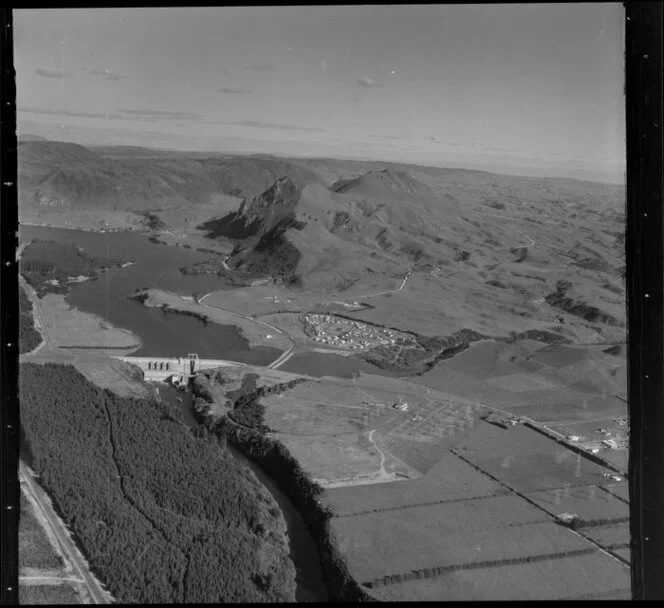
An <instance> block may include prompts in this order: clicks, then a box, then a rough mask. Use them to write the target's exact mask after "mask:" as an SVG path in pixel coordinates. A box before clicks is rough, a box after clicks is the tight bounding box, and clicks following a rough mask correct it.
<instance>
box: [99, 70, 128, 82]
mask: <svg viewBox="0 0 664 608" xmlns="http://www.w3.org/2000/svg"><path fill="white" fill-rule="evenodd" d="M90 74H94V75H95V76H99V77H100V78H103V79H104V80H112V81H115V80H122V79H123V78H126V77H127V76H125V75H124V74H116V73H115V72H111V71H110V70H90Z"/></svg>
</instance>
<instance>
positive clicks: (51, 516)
mask: <svg viewBox="0 0 664 608" xmlns="http://www.w3.org/2000/svg"><path fill="white" fill-rule="evenodd" d="M19 471H20V473H21V475H22V477H23V479H24V480H25V486H24V488H25V490H26V492H27V493H28V494H29V495H30V496H31V498H33V499H34V501H35V502H36V503H37V504H38V505H39V508H40V509H41V511H42V513H43V515H44V517H45V518H46V521H47V522H48V525H49V527H50V528H51V530H52V531H53V534H54V535H55V537H56V539H57V541H58V544H59V545H60V547H61V549H62V551H63V553H64V554H65V556H66V557H67V559H68V561H69V563H70V564H71V565H72V567H73V568H74V571H75V572H77V573H78V575H79V577H80V580H81V581H83V584H84V585H85V586H86V588H87V590H88V592H89V594H90V598H91V599H92V603H93V604H110V603H111V602H110V598H109V594H108V593H107V592H106V591H104V589H103V588H102V587H101V585H100V583H99V582H98V581H97V580H96V579H95V578H94V576H92V574H91V573H90V571H89V570H88V567H87V564H86V563H85V559H84V558H83V556H82V555H81V554H80V552H79V550H78V548H77V547H76V545H75V544H74V542H73V541H72V539H71V538H70V536H69V532H68V530H67V528H66V526H65V524H64V522H63V521H62V520H61V519H60V518H59V517H58V515H57V514H56V513H55V511H54V510H53V508H52V506H51V505H50V504H49V502H48V501H47V500H45V499H44V492H43V490H42V489H41V488H40V487H39V486H38V485H37V482H36V481H35V479H34V477H33V475H32V471H30V469H29V468H28V467H27V466H26V464H25V463H23V462H20V463H19Z"/></svg>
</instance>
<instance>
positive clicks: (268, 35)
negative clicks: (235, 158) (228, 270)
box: [14, 4, 625, 183]
mask: <svg viewBox="0 0 664 608" xmlns="http://www.w3.org/2000/svg"><path fill="white" fill-rule="evenodd" d="M623 14H624V9H623V7H622V6H620V5H617V4H562V5H502V6H491V5H458V6H451V5H441V6H434V5H419V6H316V7H248V8H240V7H216V8H215V7H212V8H149V9H135V8H134V9H124V8H123V9H67V10H65V9H55V10H44V9H39V10H16V11H15V26H14V27H15V62H16V72H17V112H18V130H19V132H20V133H30V134H34V135H39V136H43V137H46V138H48V139H52V140H61V141H72V142H75V143H80V144H83V145H89V146H92V145H94V146H103V145H134V146H143V147H147V148H153V149H170V150H176V151H192V152H198V151H201V152H203V151H205V152H210V153H215V152H217V153H231V154H256V153H259V154H260V153H263V154H273V155H278V156H284V157H289V156H290V157H319V158H339V159H349V160H351V159H352V160H365V161H370V160H372V161H379V162H380V161H384V162H401V163H406V164H415V165H418V164H419V165H430V166H437V167H440V166H442V167H450V168H453V167H458V168H465V169H477V170H482V171H492V172H495V173H505V174H513V175H529V176H542V177H554V176H555V177H569V178H574V179H584V180H591V181H604V182H612V183H624V171H625V126H624V123H625V117H624V96H623V82H624V75H623V47H624V44H623Z"/></svg>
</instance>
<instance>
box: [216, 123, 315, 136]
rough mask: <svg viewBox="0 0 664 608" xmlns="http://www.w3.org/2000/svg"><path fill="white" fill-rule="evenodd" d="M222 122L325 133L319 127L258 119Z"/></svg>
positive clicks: (279, 129)
mask: <svg viewBox="0 0 664 608" xmlns="http://www.w3.org/2000/svg"><path fill="white" fill-rule="evenodd" d="M224 124H229V125H237V126H241V127H252V128H254V129H273V130H276V131H302V132H305V133H325V129H319V128H317V127H302V126H300V125H287V124H279V123H274V122H262V121H259V120H240V121H236V122H229V123H224Z"/></svg>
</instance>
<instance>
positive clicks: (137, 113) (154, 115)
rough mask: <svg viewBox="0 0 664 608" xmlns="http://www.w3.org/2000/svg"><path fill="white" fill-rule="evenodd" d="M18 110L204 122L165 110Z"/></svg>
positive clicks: (55, 114) (107, 118)
mask: <svg viewBox="0 0 664 608" xmlns="http://www.w3.org/2000/svg"><path fill="white" fill-rule="evenodd" d="M18 110H19V112H25V113H28V114H47V115H50V116H67V117H72V118H101V119H104V120H131V121H141V122H157V121H159V120H193V121H201V120H203V117H202V116H201V115H199V114H189V113H187V112H167V111H164V110H116V111H115V112H106V113H105V112H86V111H79V110H54V109H51V108H31V107H19V108H18Z"/></svg>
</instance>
